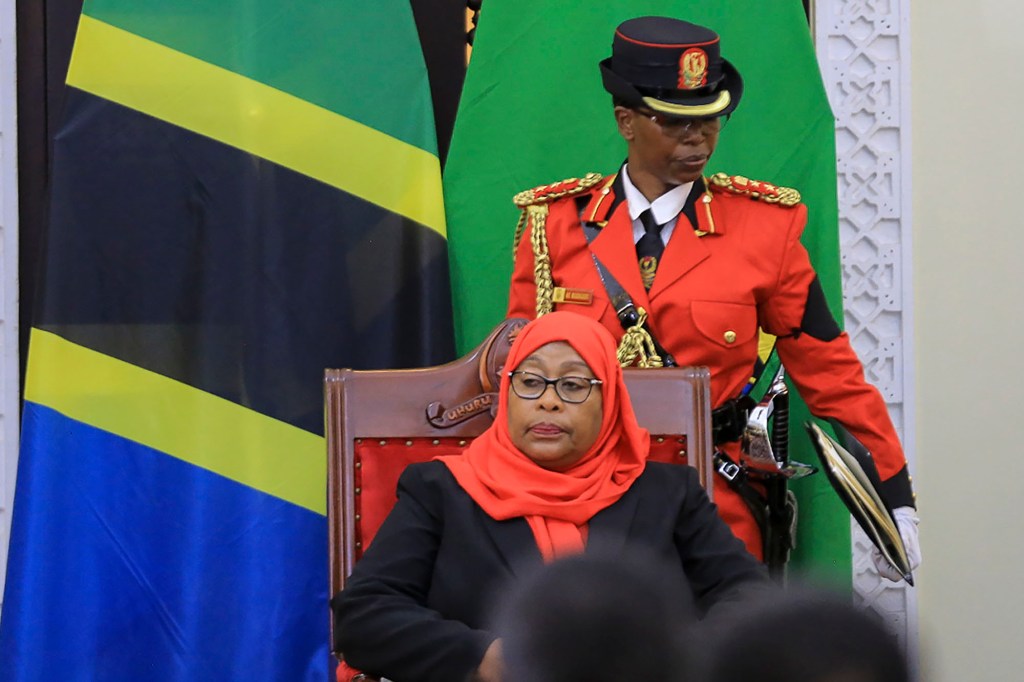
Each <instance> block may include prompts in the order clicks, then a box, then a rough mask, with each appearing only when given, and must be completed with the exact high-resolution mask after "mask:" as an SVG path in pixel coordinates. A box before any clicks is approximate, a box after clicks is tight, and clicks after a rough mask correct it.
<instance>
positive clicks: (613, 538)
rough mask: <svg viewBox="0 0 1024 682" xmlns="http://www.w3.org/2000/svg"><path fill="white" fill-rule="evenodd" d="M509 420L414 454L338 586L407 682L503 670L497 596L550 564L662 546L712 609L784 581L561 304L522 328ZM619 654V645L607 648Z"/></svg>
mask: <svg viewBox="0 0 1024 682" xmlns="http://www.w3.org/2000/svg"><path fill="white" fill-rule="evenodd" d="M505 367H506V370H511V371H508V372H506V373H505V374H504V376H503V377H502V382H501V389H500V392H499V402H498V411H497V415H496V418H495V421H494V424H493V425H492V426H491V427H490V428H489V429H488V430H487V431H485V432H484V433H483V434H482V435H480V436H479V437H478V438H477V439H476V440H474V441H473V442H472V444H470V446H469V447H468V448H467V449H466V450H465V452H464V453H463V454H462V455H459V456H455V457H443V458H440V461H433V462H427V463H424V464H414V465H412V466H410V467H409V468H408V469H407V470H406V471H405V472H404V473H403V474H402V477H401V479H400V481H399V484H398V502H397V504H396V505H395V507H394V509H393V510H392V512H391V514H390V515H389V516H388V518H387V519H386V520H385V522H384V524H383V526H382V527H381V529H380V530H379V531H378V533H377V535H376V537H375V539H374V541H373V543H372V544H371V545H370V547H369V548H368V549H367V551H366V554H365V555H364V556H363V558H362V559H361V560H360V562H359V563H358V564H357V565H356V567H355V570H354V571H353V573H352V576H351V577H350V578H349V579H348V581H347V583H346V587H345V589H344V591H342V592H341V593H339V594H338V595H337V596H335V598H334V600H333V601H332V606H333V609H334V615H335V637H336V642H335V644H336V645H337V648H338V650H340V651H342V652H343V653H344V655H345V659H346V661H347V662H348V663H349V664H350V665H352V666H354V667H356V668H359V669H360V670H363V671H366V672H368V673H373V674H375V675H382V676H384V677H387V678H389V679H393V680H399V681H402V682H407V681H414V682H429V681H432V680H437V681H438V682H452V681H458V680H467V679H476V680H484V681H493V680H500V679H501V677H500V670H501V654H500V642H499V641H497V640H496V636H495V635H494V634H492V633H491V632H490V631H488V629H487V627H488V622H489V616H490V613H491V609H492V607H493V605H494V602H495V599H496V597H497V596H498V595H499V594H500V593H501V591H502V590H503V589H504V588H505V587H506V586H507V585H508V584H509V581H511V580H513V579H515V578H516V577H517V576H523V575H526V574H528V573H529V572H530V571H531V569H534V568H536V567H537V566H539V565H540V564H541V563H542V562H550V561H553V560H554V559H557V558H559V557H563V556H570V555H573V554H578V553H582V552H587V553H590V552H594V553H602V554H604V555H608V554H612V553H628V552H629V551H630V548H631V547H638V548H642V551H644V552H646V553H648V554H650V553H653V554H654V555H656V556H657V557H658V558H660V559H661V560H663V561H670V562H671V564H672V565H673V566H675V567H676V571H675V575H674V576H673V577H674V579H675V580H676V581H678V585H676V586H675V587H676V588H680V587H681V588H683V589H682V590H681V592H682V593H684V594H686V595H688V596H689V603H681V604H679V608H680V609H681V610H684V611H685V610H688V609H696V611H697V612H698V613H700V614H706V613H707V612H709V611H710V610H712V609H717V608H719V607H720V606H721V605H722V604H723V603H725V602H730V601H736V600H738V599H740V598H742V597H743V596H744V595H745V594H746V593H747V592H749V591H752V590H761V589H765V588H766V586H767V585H768V580H767V577H766V575H765V574H764V572H763V570H762V567H761V565H760V564H758V563H757V562H756V560H754V559H753V558H752V557H751V556H750V554H748V553H747V552H746V551H745V549H744V547H743V544H742V543H741V542H740V541H739V540H737V539H736V537H735V536H734V535H733V534H732V532H731V531H730V530H729V529H728V527H727V526H726V525H725V524H724V523H723V522H722V521H721V519H720V518H719V517H718V514H717V513H716V511H715V508H714V506H713V505H712V504H711V502H710V501H709V500H708V498H707V495H705V493H704V491H703V490H702V489H701V487H700V485H699V484H698V481H697V476H696V472H695V471H694V470H693V469H691V468H690V467H686V466H678V465H669V464H659V463H655V462H648V461H647V454H648V449H649V442H650V437H649V434H648V433H647V431H645V430H644V429H642V428H640V426H639V425H638V424H637V420H636V416H635V415H634V414H633V408H632V405H631V404H630V401H629V396H628V395H627V393H626V387H625V383H624V381H623V378H622V369H621V368H620V367H619V365H618V362H617V361H616V356H615V340H614V339H613V338H612V336H611V334H610V333H609V332H608V331H607V330H605V329H604V327H602V326H601V325H599V324H598V323H596V322H594V321H593V320H591V319H589V318H586V317H583V316H582V315H578V314H575V313H568V312H556V313H551V314H548V315H545V316H544V317H541V318H539V319H537V320H534V321H533V322H531V323H530V324H528V325H527V326H526V327H524V328H523V330H522V331H521V332H520V333H519V337H518V338H517V339H516V341H515V343H513V345H512V348H511V351H510V353H509V357H508V360H507V362H506V366H505ZM595 655H599V656H602V655H613V652H595Z"/></svg>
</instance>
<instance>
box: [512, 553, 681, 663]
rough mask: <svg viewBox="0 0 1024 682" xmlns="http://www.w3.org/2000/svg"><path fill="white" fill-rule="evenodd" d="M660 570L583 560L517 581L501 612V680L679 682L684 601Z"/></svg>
mask: <svg viewBox="0 0 1024 682" xmlns="http://www.w3.org/2000/svg"><path fill="white" fill-rule="evenodd" d="M674 582H675V581H670V580H665V579H663V574H662V571H661V570H660V565H659V564H658V563H657V562H655V561H650V560H644V559H642V558H641V557H638V556H630V557H609V556H594V555H580V556H575V557H570V558H567V559H562V560H560V561H556V562H554V563H552V564H548V565H546V566H544V567H543V568H542V569H540V570H539V571H537V572H535V573H534V574H532V575H531V576H530V577H528V578H527V579H526V580H524V581H522V582H520V583H519V584H517V586H516V587H515V589H513V590H511V592H510V593H509V594H508V595H507V597H506V599H505V601H504V602H503V605H502V608H501V609H500V610H499V614H498V618H497V627H496V631H497V633H498V634H499V635H500V636H501V637H502V650H503V656H504V661H505V672H506V676H505V677H503V680H504V682H606V681H607V682H612V681H621V680H659V681H664V682H676V681H677V680H679V681H681V680H685V679H687V677H686V675H685V674H684V671H685V667H686V665H687V662H688V659H689V656H688V654H687V649H686V632H687V627H688V626H689V624H690V623H691V622H692V620H693V614H692V612H690V611H689V610H687V609H686V608H685V607H681V606H680V605H684V604H687V603H688V601H687V600H685V599H683V598H681V597H680V596H678V595H676V594H673V593H671V592H672V590H671V589H667V588H665V586H666V585H670V584H674Z"/></svg>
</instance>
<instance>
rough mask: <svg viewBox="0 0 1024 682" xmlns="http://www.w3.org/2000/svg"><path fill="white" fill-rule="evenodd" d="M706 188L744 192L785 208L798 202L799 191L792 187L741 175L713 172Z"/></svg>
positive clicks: (736, 192)
mask: <svg viewBox="0 0 1024 682" xmlns="http://www.w3.org/2000/svg"><path fill="white" fill-rule="evenodd" d="M708 188H709V189H713V190H718V191H720V192H722V191H724V192H730V193H732V194H744V195H746V196H748V197H750V198H751V199H757V200H759V201H763V202H765V203H768V204H778V205H779V206H786V207H787V208H789V207H793V206H796V205H797V204H799V203H800V192H798V191H797V190H795V189H793V188H792V187H779V186H778V185H773V184H771V183H768V182H761V181H760V180H751V179H750V178H745V177H743V176H742V175H726V174H725V173H715V174H714V175H712V176H711V177H710V178H708Z"/></svg>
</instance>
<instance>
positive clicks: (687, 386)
mask: <svg viewBox="0 0 1024 682" xmlns="http://www.w3.org/2000/svg"><path fill="white" fill-rule="evenodd" d="M525 324H526V320H522V319H512V320H506V321H505V322H503V323H502V324H501V325H499V326H498V328H497V329H495V330H494V331H493V332H491V334H490V335H489V336H488V337H487V339H485V340H484V342H483V343H482V344H480V346H478V347H477V348H476V349H475V350H474V351H472V352H471V353H469V354H468V355H466V356H465V357H463V358H460V359H458V360H455V361H454V362H450V363H448V364H446V365H441V366H438V367H429V368H425V369H411V370H381V371H354V370H348V369H328V370H327V371H326V372H325V376H324V397H325V403H326V415H325V418H326V432H327V455H328V526H329V532H330V581H331V594H332V595H334V594H336V593H337V592H338V591H339V590H341V589H342V588H343V587H344V586H345V578H346V577H347V576H348V575H349V574H350V573H351V572H352V567H353V566H354V565H355V562H356V561H357V560H358V559H359V557H360V556H361V555H362V552H363V550H364V549H365V548H366V547H367V546H368V545H369V544H370V542H371V541H372V539H373V536H374V534H375V533H376V532H377V529H378V528H379V527H380V524H381V523H382V522H383V520H384V517H385V516H387V514H388V512H389V511H390V510H391V507H392V506H394V503H395V501H396V497H395V488H396V486H397V484H398V477H399V476H400V475H401V473H402V471H403V470H404V469H405V467H406V466H407V465H408V464H411V463H413V462H423V461H427V460H430V459H433V458H434V457H437V456H439V455H448V454H456V453H458V452H460V451H461V450H462V449H463V448H464V447H465V446H466V445H467V444H468V442H469V441H470V440H472V439H473V438H474V437H475V436H477V435H479V434H480V433H481V432H483V431H484V429H486V428H487V427H488V426H489V425H490V424H491V422H492V421H493V413H492V410H494V409H496V408H497V404H498V401H497V393H496V391H497V390H498V386H499V384H500V376H501V371H502V369H503V367H504V363H505V358H506V357H507V356H508V350H509V347H510V345H511V343H512V341H513V340H514V338H515V336H516V334H518V332H519V330H520V329H522V327H523V326H524V325H525ZM625 378H626V386H627V389H628V390H629V395H630V398H631V399H632V401H633V406H634V408H635V411H636V414H637V418H638V420H639V422H640V425H641V426H643V427H644V428H646V429H647V430H649V431H650V432H651V459H653V460H656V461H662V462H674V463H678V464H688V465H691V466H694V467H696V469H697V471H698V473H699V475H700V479H701V482H702V484H703V485H704V488H705V489H706V490H707V491H708V494H711V477H712V475H713V473H714V469H713V466H712V462H711V456H712V443H711V406H710V401H711V389H710V377H709V373H708V370H707V368H704V367H682V368H674V369H659V370H653V371H652V370H643V369H627V370H625ZM332 628H333V625H332ZM331 641H332V642H333V641H334V640H333V633H332V639H331Z"/></svg>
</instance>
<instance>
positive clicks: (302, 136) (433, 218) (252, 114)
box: [67, 14, 446, 236]
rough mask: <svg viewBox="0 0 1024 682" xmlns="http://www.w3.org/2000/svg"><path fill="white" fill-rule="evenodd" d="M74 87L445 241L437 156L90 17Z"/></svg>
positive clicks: (85, 19)
mask: <svg viewBox="0 0 1024 682" xmlns="http://www.w3.org/2000/svg"><path fill="white" fill-rule="evenodd" d="M67 82H68V85H73V86H74V87H76V88H79V89H81V90H85V91H86V92H90V93H92V94H94V95H97V96H99V97H103V98H105V99H108V100H111V101H113V102H117V103H118V104H121V105H124V106H126V107H129V108H131V109H135V110H137V111H141V112H143V113H145V114H149V115H150V116H154V117H156V118H159V119H161V120H164V121H167V122H169V123H172V124H174V125H177V126H180V127H182V128H186V129H188V130H191V131H193V132H196V133H199V134H200V135H205V136H207V137H211V138H213V139H215V140H218V141H220V142H223V143H225V144H228V145H231V146H232V147H237V148H238V149H242V150H244V151H246V152H249V153H250V154H254V155H256V156H259V157H261V158H264V159H267V160H269V161H273V162H274V163H277V164H280V165H282V166H285V167H287V168H290V169H292V170H295V171H297V172H299V173H302V174H304V175H308V176H310V177H312V178H315V179H317V180H320V181H321V182H325V183H327V184H329V185H332V186H334V187H337V188H339V189H341V190H344V191H345V192H348V193H350V194H354V195H356V196H358V197H361V198H363V199H365V200H367V201H370V202H372V203H374V204H377V205H378V206H381V207H383V208H385V209H387V210H388V211H391V212H393V213H398V214H400V215H403V216H405V217H407V218H409V219H411V220H414V221H416V222H418V223H420V224H422V225H425V226H426V227H429V228H431V229H433V230H435V231H436V232H438V233H439V234H440V235H441V236H446V229H445V219H444V205H443V203H442V198H441V196H442V195H441V166H440V162H439V161H438V159H437V156H435V155H434V154H431V153H430V152H426V151H424V150H422V149H420V148H419V147H416V146H415V145H411V144H408V143H406V142H403V141H401V140H398V139H396V138H393V137H391V136H390V135H385V134H384V133H382V132H380V131H377V130H374V129H373V128H370V127H369V126H366V125H363V124H362V123H359V122H357V121H354V120H352V119H349V118H345V117H344V116H341V115H339V114H336V113H334V112H332V111H329V110H327V109H324V108H323V107H320V106H317V105H315V104H312V103H310V102H307V101H306V100H303V99H300V98H298V97H295V96H294V95H289V94H288V93H286V92H282V91H281V90H278V89H276V88H272V87H270V86H268V85H264V84H263V83H260V82H259V81H255V80H252V79H251V78H246V77H245V76H240V75H239V74H237V73H234V72H232V71H228V70H227V69H222V68H220V67H219V66H214V65H213V64H210V63H208V62H204V61H202V60H200V59H196V58H195V57H190V56H188V55H186V54H184V53H182V52H178V51H177V50H172V49H171V48H169V47H165V46H163V45H160V44H159V43H155V42H153V41H150V40H146V39H145V38H141V37H139V36H137V35H135V34H133V33H129V32H128V31H124V30H122V29H119V28H116V27H114V26H111V25H110V24H107V23H104V22H102V21H99V20H97V19H93V18H91V17H89V16H87V15H84V14H83V15H82V17H81V19H80V21H79V24H78V35H77V37H76V38H75V48H74V52H73V54H72V57H71V65H70V67H69V69H68V79H67Z"/></svg>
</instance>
